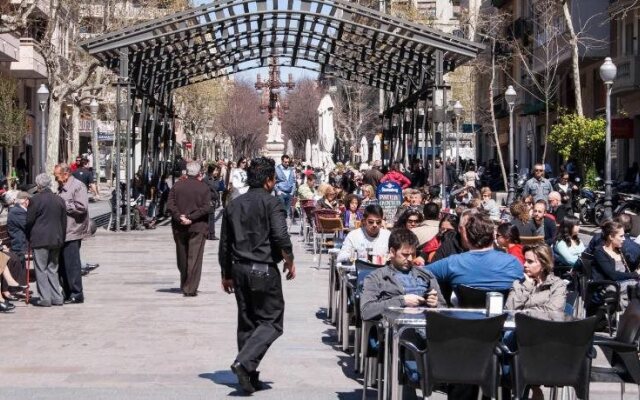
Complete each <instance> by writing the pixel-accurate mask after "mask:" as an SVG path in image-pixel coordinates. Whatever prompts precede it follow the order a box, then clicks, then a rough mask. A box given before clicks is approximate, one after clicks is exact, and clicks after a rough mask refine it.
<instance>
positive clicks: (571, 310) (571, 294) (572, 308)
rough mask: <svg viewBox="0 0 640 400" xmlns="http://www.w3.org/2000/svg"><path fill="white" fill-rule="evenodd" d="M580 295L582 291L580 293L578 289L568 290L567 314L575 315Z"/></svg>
mask: <svg viewBox="0 0 640 400" xmlns="http://www.w3.org/2000/svg"><path fill="white" fill-rule="evenodd" d="M579 297H580V293H578V292H577V291H567V295H566V302H565V303H564V313H565V314H567V315H575V313H576V305H577V303H578V298H579Z"/></svg>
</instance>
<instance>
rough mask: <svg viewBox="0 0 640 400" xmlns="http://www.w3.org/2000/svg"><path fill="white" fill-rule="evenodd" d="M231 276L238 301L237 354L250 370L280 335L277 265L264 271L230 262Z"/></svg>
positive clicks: (281, 314) (281, 307) (281, 301)
mask: <svg viewBox="0 0 640 400" xmlns="http://www.w3.org/2000/svg"><path fill="white" fill-rule="evenodd" d="M232 277H233V283H234V288H235V295H236V303H237V304H238V356H237V357H236V360H237V361H239V362H240V364H242V366H243V367H244V368H245V369H246V370H247V371H248V372H249V373H253V372H255V371H256V370H257V369H258V365H259V364H260V361H262V358H263V357H264V355H265V353H266V352H267V350H268V349H269V347H270V346H271V344H272V343H273V342H274V341H275V340H276V339H277V338H278V337H279V336H280V335H282V328H283V326H282V325H283V320H284V297H283V296H282V281H281V278H280V271H278V268H277V266H276V265H275V264H274V265H271V266H269V268H268V272H267V274H264V273H258V272H256V271H252V267H251V264H234V265H233V269H232Z"/></svg>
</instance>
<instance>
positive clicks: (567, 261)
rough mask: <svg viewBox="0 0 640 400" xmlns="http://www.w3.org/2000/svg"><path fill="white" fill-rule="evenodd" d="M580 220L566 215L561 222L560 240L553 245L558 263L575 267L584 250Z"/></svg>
mask: <svg viewBox="0 0 640 400" xmlns="http://www.w3.org/2000/svg"><path fill="white" fill-rule="evenodd" d="M579 232H580V221H579V220H578V218H576V217H572V216H566V217H564V219H563V220H562V222H560V232H559V235H558V240H557V241H556V244H555V245H554V246H553V253H554V255H555V258H556V263H558V264H559V265H568V266H571V267H573V266H574V265H576V262H577V261H578V260H579V259H580V255H581V254H582V253H583V252H584V244H582V242H581V241H580V238H579V237H578V233H579Z"/></svg>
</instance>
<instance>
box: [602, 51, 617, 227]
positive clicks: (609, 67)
mask: <svg viewBox="0 0 640 400" xmlns="http://www.w3.org/2000/svg"><path fill="white" fill-rule="evenodd" d="M617 72H618V69H617V68H616V65H615V64H614V63H613V61H611V57H607V58H605V59H604V63H602V65H601V66H600V78H602V81H603V82H604V85H605V87H606V89H607V103H606V115H607V130H606V136H605V156H606V160H605V163H604V217H605V218H611V205H612V204H611V86H612V85H613V81H614V80H615V79H616V74H617Z"/></svg>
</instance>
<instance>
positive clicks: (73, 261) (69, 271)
mask: <svg viewBox="0 0 640 400" xmlns="http://www.w3.org/2000/svg"><path fill="white" fill-rule="evenodd" d="M81 244H82V240H70V241H68V242H65V243H64V246H63V247H62V251H61V252H60V268H59V269H58V276H60V286H62V290H63V291H64V298H65V299H66V300H68V299H70V298H74V299H78V300H84V293H83V292H82V262H81V261H80V245H81Z"/></svg>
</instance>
